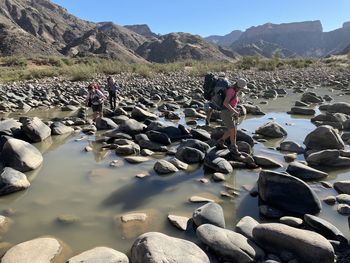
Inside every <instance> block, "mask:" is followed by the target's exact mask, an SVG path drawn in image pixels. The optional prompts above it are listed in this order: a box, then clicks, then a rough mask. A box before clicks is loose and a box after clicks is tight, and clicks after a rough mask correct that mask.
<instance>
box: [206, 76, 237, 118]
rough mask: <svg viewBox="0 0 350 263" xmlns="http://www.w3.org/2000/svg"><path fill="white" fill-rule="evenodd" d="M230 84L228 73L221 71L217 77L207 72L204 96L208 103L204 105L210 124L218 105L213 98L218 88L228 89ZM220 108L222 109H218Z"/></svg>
mask: <svg viewBox="0 0 350 263" xmlns="http://www.w3.org/2000/svg"><path fill="white" fill-rule="evenodd" d="M229 85H230V82H229V80H228V79H227V78H226V75H225V73H224V72H220V73H219V78H218V79H216V78H215V76H214V74H212V73H210V72H209V73H207V75H206V76H205V79H204V85H203V88H204V98H205V99H206V100H208V102H207V103H205V105H204V110H205V112H206V113H207V116H206V120H205V124H206V125H210V120H211V116H212V114H213V111H214V109H217V108H218V107H217V106H216V105H215V104H214V103H213V101H212V98H213V96H214V94H215V90H216V89H221V88H223V89H227V88H228V86H229ZM218 110H220V109H218Z"/></svg>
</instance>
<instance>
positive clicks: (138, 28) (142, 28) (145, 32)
mask: <svg viewBox="0 0 350 263" xmlns="http://www.w3.org/2000/svg"><path fill="white" fill-rule="evenodd" d="M124 27H125V28H127V29H129V30H131V31H134V32H135V33H137V34H139V35H141V36H144V37H146V38H151V39H154V38H157V37H158V35H157V34H155V33H153V32H152V31H151V29H150V28H149V26H148V25H144V24H143V25H126V26H124Z"/></svg>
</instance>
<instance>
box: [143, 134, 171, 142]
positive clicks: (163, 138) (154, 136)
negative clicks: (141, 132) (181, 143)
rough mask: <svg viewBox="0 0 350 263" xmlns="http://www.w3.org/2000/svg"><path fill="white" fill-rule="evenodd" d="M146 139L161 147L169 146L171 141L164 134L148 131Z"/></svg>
mask: <svg viewBox="0 0 350 263" xmlns="http://www.w3.org/2000/svg"><path fill="white" fill-rule="evenodd" d="M146 134H147V137H148V138H149V139H150V140H151V141H152V142H156V143H160V144H162V145H170V144H171V140H170V138H169V136H168V135H167V134H166V133H162V132H158V131H148V132H147V133H146Z"/></svg>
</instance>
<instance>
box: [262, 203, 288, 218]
mask: <svg viewBox="0 0 350 263" xmlns="http://www.w3.org/2000/svg"><path fill="white" fill-rule="evenodd" d="M259 213H260V215H262V216H264V217H266V218H272V219H278V218H281V217H283V216H285V215H286V213H285V212H284V211H282V210H280V209H278V208H275V207H273V206H270V205H259Z"/></svg>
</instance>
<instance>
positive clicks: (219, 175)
mask: <svg viewBox="0 0 350 263" xmlns="http://www.w3.org/2000/svg"><path fill="white" fill-rule="evenodd" d="M213 179H214V181H216V182H222V181H226V177H225V175H224V174H223V173H214V174H213Z"/></svg>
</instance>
